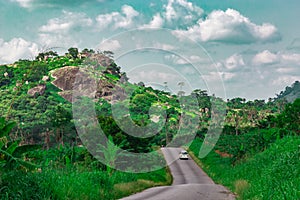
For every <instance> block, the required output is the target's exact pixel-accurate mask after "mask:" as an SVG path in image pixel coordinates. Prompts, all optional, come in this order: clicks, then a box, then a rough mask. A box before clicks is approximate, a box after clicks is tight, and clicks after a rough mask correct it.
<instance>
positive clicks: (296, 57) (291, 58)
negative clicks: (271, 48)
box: [281, 53, 300, 64]
mask: <svg viewBox="0 0 300 200" xmlns="http://www.w3.org/2000/svg"><path fill="white" fill-rule="evenodd" d="M281 59H282V60H283V61H286V62H292V63H294V64H300V54H296V53H294V54H282V55H281Z"/></svg>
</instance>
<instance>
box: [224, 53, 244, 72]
mask: <svg viewBox="0 0 300 200" xmlns="http://www.w3.org/2000/svg"><path fill="white" fill-rule="evenodd" d="M224 64H225V67H226V68H227V69H229V70H231V69H236V68H238V67H242V66H245V62H244V59H243V57H242V56H241V55H239V54H234V55H232V56H230V57H229V58H227V59H226V61H225V63H224Z"/></svg>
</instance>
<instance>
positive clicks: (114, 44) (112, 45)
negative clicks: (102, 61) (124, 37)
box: [98, 40, 121, 51]
mask: <svg viewBox="0 0 300 200" xmlns="http://www.w3.org/2000/svg"><path fill="white" fill-rule="evenodd" d="M98 48H99V49H100V50H102V51H116V50H118V49H120V48H121V44H120V42H119V41H118V40H105V41H102V43H101V44H100V45H99V46H98Z"/></svg>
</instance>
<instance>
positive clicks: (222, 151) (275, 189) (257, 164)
mask: <svg viewBox="0 0 300 200" xmlns="http://www.w3.org/2000/svg"><path fill="white" fill-rule="evenodd" d="M299 120H300V99H297V100H295V101H294V102H293V103H289V104H286V106H285V109H284V110H283V112H281V113H280V114H278V115H275V116H273V117H269V118H268V119H265V120H264V121H262V122H261V123H259V125H258V127H255V128H252V129H250V130H247V131H245V133H242V134H239V135H235V131H234V130H232V131H231V133H230V132H227V133H224V134H222V135H221V138H220V139H219V141H218V143H217V144H216V146H215V148H214V150H213V151H211V152H210V153H209V154H208V156H207V157H205V158H202V159H199V158H198V152H199V150H200V147H201V145H202V142H203V140H202V139H200V138H198V139H196V140H194V142H193V143H192V145H191V146H190V152H191V154H192V156H193V157H194V158H195V159H196V160H198V164H199V165H200V166H201V167H202V168H203V169H204V170H205V171H206V172H207V174H208V175H209V176H210V177H212V178H213V180H214V181H215V182H216V183H219V184H223V185H225V186H227V187H228V188H230V189H231V190H232V191H233V192H235V193H236V194H237V196H238V199H278V200H279V199H299V198H300V190H299V188H300V178H299V174H300V162H299V160H300V146H299V145H300V137H299V130H300V121H299ZM241 130H242V129H241Z"/></svg>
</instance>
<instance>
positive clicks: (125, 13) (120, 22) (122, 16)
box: [96, 5, 139, 30]
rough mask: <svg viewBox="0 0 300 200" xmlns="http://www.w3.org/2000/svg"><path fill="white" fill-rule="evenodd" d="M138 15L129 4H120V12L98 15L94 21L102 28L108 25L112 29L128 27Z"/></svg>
mask: <svg viewBox="0 0 300 200" xmlns="http://www.w3.org/2000/svg"><path fill="white" fill-rule="evenodd" d="M138 15H139V12H138V11H136V10H135V9H134V8H133V7H131V6H129V5H124V6H122V11H121V12H112V13H108V14H102V15H98V16H97V18H96V21H97V23H98V27H99V28H100V29H101V30H103V29H105V28H107V27H109V26H112V27H113V28H114V29H117V28H130V27H132V26H133V24H134V23H133V22H134V18H135V17H137V16H138Z"/></svg>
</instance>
